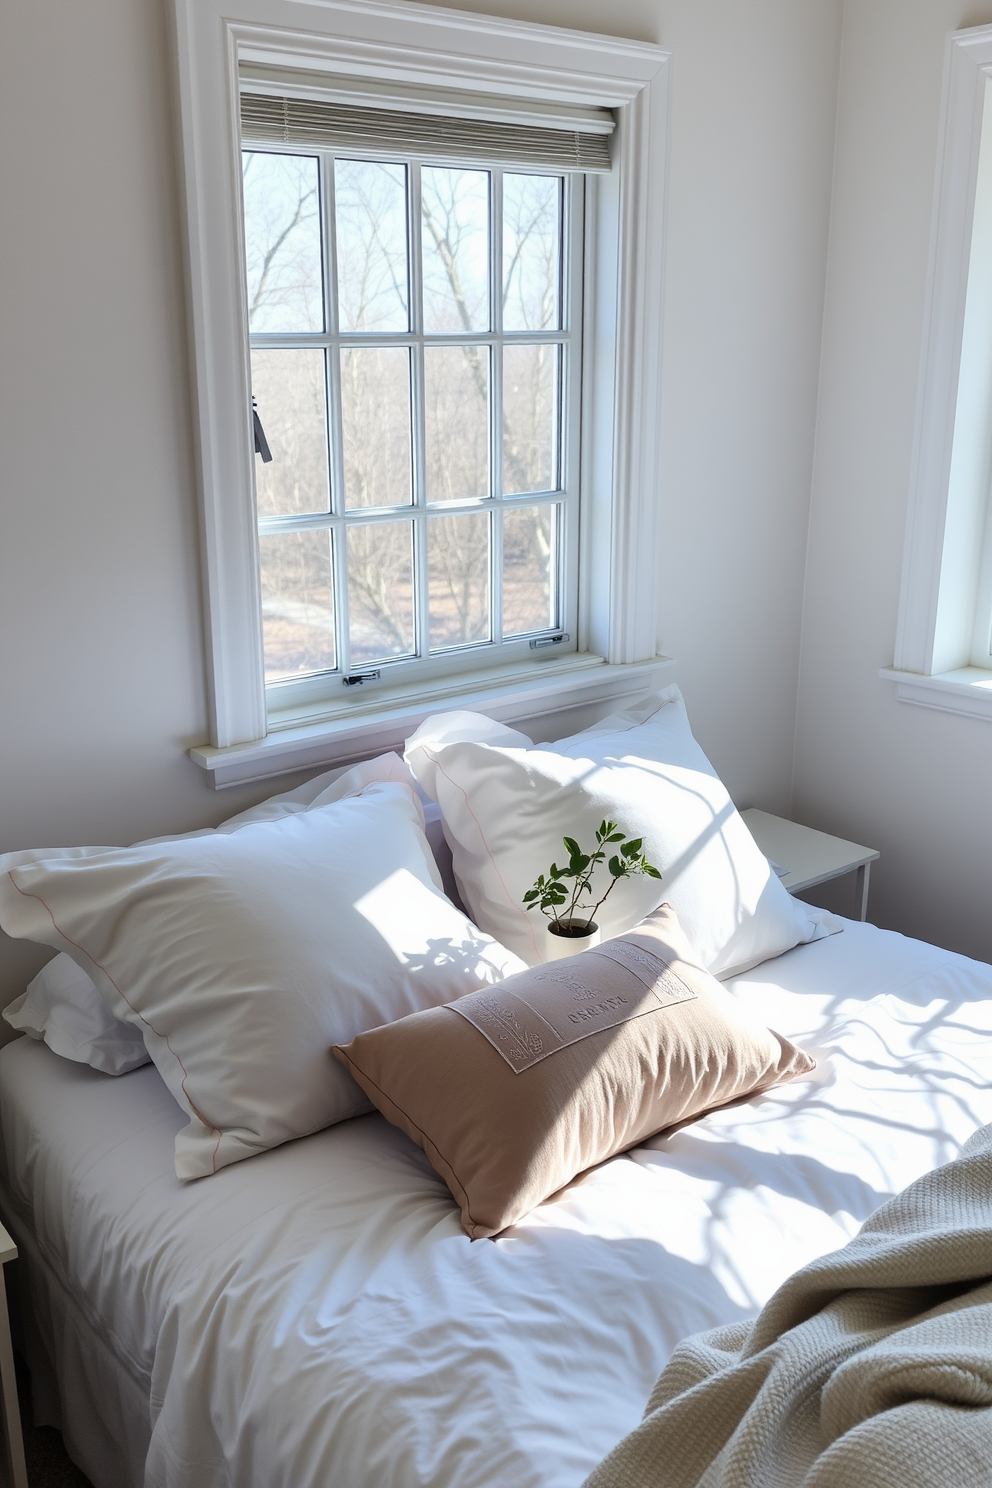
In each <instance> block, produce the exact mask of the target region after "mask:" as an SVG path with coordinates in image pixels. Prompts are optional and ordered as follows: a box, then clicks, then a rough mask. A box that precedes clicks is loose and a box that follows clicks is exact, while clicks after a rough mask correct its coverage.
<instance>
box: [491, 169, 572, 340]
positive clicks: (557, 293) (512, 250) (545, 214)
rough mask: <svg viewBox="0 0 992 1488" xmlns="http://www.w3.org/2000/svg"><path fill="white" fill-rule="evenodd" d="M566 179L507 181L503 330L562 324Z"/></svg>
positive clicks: (516, 178) (519, 178)
mask: <svg viewBox="0 0 992 1488" xmlns="http://www.w3.org/2000/svg"><path fill="white" fill-rule="evenodd" d="M561 187H562V180H561V176H511V175H505V176H504V177H503V329H504V330H507V331H544V330H549V329H553V330H557V329H558V327H559V326H560V324H561V247H560V245H561Z"/></svg>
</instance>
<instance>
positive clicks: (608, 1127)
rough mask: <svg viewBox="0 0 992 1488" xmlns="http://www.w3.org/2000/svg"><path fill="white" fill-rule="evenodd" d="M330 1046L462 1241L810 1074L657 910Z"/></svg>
mask: <svg viewBox="0 0 992 1488" xmlns="http://www.w3.org/2000/svg"><path fill="white" fill-rule="evenodd" d="M334 1053H335V1054H336V1056H337V1057H338V1059H340V1060H341V1062H342V1063H343V1064H344V1065H345V1066H346V1068H347V1069H349V1070H350V1071H351V1073H352V1075H353V1076H354V1078H355V1079H356V1080H357V1082H358V1084H359V1085H361V1087H362V1089H363V1090H364V1091H366V1093H367V1094H368V1097H369V1099H370V1100H372V1101H373V1102H374V1103H375V1104H376V1105H377V1106H378V1108H379V1110H380V1111H381V1112H382V1113H383V1115H384V1116H386V1117H387V1118H388V1119H389V1120H390V1121H391V1122H393V1124H394V1125H396V1126H398V1127H400V1128H401V1129H402V1130H403V1131H405V1132H406V1134H407V1135H408V1136H409V1137H411V1138H412V1139H413V1141H415V1142H416V1143H417V1144H418V1145H419V1146H420V1147H422V1148H423V1149H424V1151H425V1152H426V1154H427V1156H428V1158H429V1159H430V1161H431V1163H432V1164H433V1166H434V1167H435V1168H436V1170H437V1171H438V1173H440V1175H441V1177H442V1178H443V1179H444V1181H445V1182H446V1183H447V1185H448V1187H449V1188H450V1190H451V1192H452V1194H453V1195H454V1197H455V1199H456V1201H457V1202H458V1204H459V1206H460V1208H461V1215H462V1224H463V1226H464V1228H465V1230H466V1232H467V1234H469V1235H470V1236H471V1237H472V1238H473V1239H479V1238H481V1237H484V1236H487V1235H494V1234H497V1233H498V1232H499V1231H500V1230H502V1229H505V1228H506V1226H507V1225H511V1224H513V1222H514V1221H515V1220H517V1219H519V1218H521V1216H522V1215H524V1214H526V1213H527V1212H528V1211H529V1210H531V1209H533V1208H534V1207H535V1205H537V1204H539V1203H540V1202H541V1201H542V1199H545V1198H547V1197H548V1195H549V1194H552V1193H554V1192H555V1191H556V1190H557V1189H559V1188H561V1187H562V1186H563V1185H564V1184H566V1183H568V1182H569V1180H570V1179H572V1178H573V1177H575V1175H576V1174H577V1173H580V1172H582V1171H583V1170H584V1169H586V1168H589V1167H592V1166H593V1164H595V1163H599V1162H602V1161H604V1159H606V1158H608V1157H610V1156H612V1155H613V1154H614V1153H617V1152H623V1151H624V1150H625V1149H626V1148H628V1147H632V1146H634V1145H635V1144H636V1143H638V1142H640V1141H643V1140H644V1139H645V1138H646V1137H648V1136H651V1135H652V1134H653V1133H655V1132H658V1131H661V1130H663V1129H664V1128H665V1127H669V1126H673V1125H675V1124H676V1123H678V1122H682V1121H686V1120H688V1119H689V1118H691V1117H694V1116H699V1115H700V1114H701V1113H702V1112H705V1111H709V1110H712V1109H713V1108H714V1107H716V1106H721V1105H725V1104H726V1103H727V1102H729V1101H734V1100H738V1099H740V1098H741V1097H742V1096H747V1095H752V1094H754V1093H756V1092H757V1091H761V1090H767V1089H768V1088H769V1086H771V1085H774V1084H776V1083H778V1082H779V1081H780V1080H787V1079H790V1078H792V1077H794V1076H796V1075H802V1074H805V1073H807V1072H808V1071H809V1070H811V1069H812V1068H813V1067H814V1061H813V1060H812V1059H811V1058H810V1057H809V1055H808V1054H805V1053H804V1052H803V1051H802V1050H801V1049H799V1048H797V1047H796V1046H795V1045H794V1044H791V1043H790V1042H789V1041H788V1039H784V1038H782V1037H781V1036H780V1035H779V1034H777V1033H772V1032H771V1031H770V1030H769V1029H767V1028H766V1027H765V1026H764V1024H762V1023H761V1022H759V1021H758V1019H756V1018H755V1017H754V1016H753V1015H752V1014H751V1013H749V1012H748V1011H747V1009H746V1007H745V1006H744V1005H743V1004H742V1003H741V1002H739V1001H738V1000H737V999H736V998H735V997H734V996H733V994H732V993H730V992H728V991H727V990H726V988H724V987H722V986H721V985H720V983H719V982H718V981H716V980H715V979H714V978H713V977H712V976H710V975H709V973H708V972H706V971H705V970H703V968H702V967H701V966H700V965H699V964H698V961H697V960H696V958H695V955H694V953H693V951H692V949H691V947H690V946H689V944H688V942H687V940H686V938H685V936H684V935H683V933H682V930H681V928H680V926H679V923H678V919H677V917H676V915H675V912H674V910H672V909H671V907H670V906H669V905H667V904H663V905H661V907H660V908H658V909H657V910H655V911H654V913H653V914H651V915H649V916H648V918H647V919H646V920H645V921H644V922H643V923H642V924H640V925H638V926H637V928H636V929H635V930H632V931H630V932H629V933H628V934H626V935H624V936H621V937H619V938H616V939H614V940H611V941H608V942H606V943H605V944H603V945H601V946H599V947H596V948H595V949H590V950H586V951H582V952H581V953H579V954H578V955H576V956H571V957H568V958H567V959H565V960H561V961H557V962H556V963H555V964H554V965H553V966H546V967H540V968H534V969H533V970H528V971H523V972H520V973H519V974H518V975H516V976H510V977H507V978H506V979H505V980H504V981H503V982H502V983H501V984H500V985H499V986H497V987H492V988H490V989H487V990H485V991H479V992H474V993H469V994H468V995H467V996H465V997H463V998H461V999H459V1000H457V1001H455V1002H451V1003H449V1004H447V1006H445V1007H435V1008H431V1009H429V1010H426V1011H423V1012H419V1013H414V1014H412V1015H411V1016H410V1017H407V1018H402V1019H400V1020H399V1021H398V1022H396V1023H391V1024H388V1025H387V1026H386V1027H383V1028H375V1029H371V1030H369V1031H368V1032H366V1033H361V1034H359V1035H358V1036H357V1038H354V1039H352V1040H351V1041H350V1043H348V1044H346V1045H345V1046H343V1047H338V1048H335V1050H334Z"/></svg>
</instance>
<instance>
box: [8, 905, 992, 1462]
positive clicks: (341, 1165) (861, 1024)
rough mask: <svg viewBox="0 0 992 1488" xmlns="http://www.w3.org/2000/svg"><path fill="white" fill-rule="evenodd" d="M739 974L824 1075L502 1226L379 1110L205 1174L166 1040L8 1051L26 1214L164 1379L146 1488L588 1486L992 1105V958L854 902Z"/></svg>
mask: <svg viewBox="0 0 992 1488" xmlns="http://www.w3.org/2000/svg"><path fill="white" fill-rule="evenodd" d="M730 985H731V986H732V987H734V988H735V990H736V991H737V992H738V994H739V995H740V996H741V997H744V998H746V999H747V1000H748V1002H749V1004H750V1005H751V1006H752V1007H753V1008H754V1009H755V1010H756V1011H757V1012H758V1013H759V1014H760V1015H761V1016H762V1017H764V1019H765V1020H766V1021H767V1022H768V1023H769V1024H770V1025H771V1026H772V1027H774V1028H777V1029H779V1030H780V1031H781V1032H783V1033H785V1034H787V1035H788V1036H789V1037H791V1038H794V1039H796V1040H797V1041H798V1042H800V1043H802V1044H804V1046H805V1047H806V1048H808V1049H809V1050H810V1051H811V1052H813V1053H815V1054H816V1056H817V1057H818V1058H819V1059H820V1065H819V1067H818V1069H817V1071H816V1072H815V1074H814V1076H813V1077H812V1078H811V1079H809V1080H807V1081H805V1082H803V1083H799V1082H796V1083H794V1084H792V1085H788V1086H785V1087H782V1088H780V1089H779V1090H777V1091H773V1092H772V1093H771V1094H769V1095H767V1096H764V1097H761V1098H759V1099H757V1100H755V1101H753V1102H750V1103H748V1104H746V1105H743V1106H739V1107H737V1108H735V1109H733V1110H728V1111H724V1112H722V1113H719V1114H716V1115H713V1116H710V1117H707V1118H706V1119H705V1120H703V1121H701V1122H699V1123H697V1124H695V1125H693V1126H689V1127H687V1128H685V1129H684V1130H683V1131H681V1132H679V1133H677V1134H676V1135H674V1136H672V1137H669V1138H656V1139H655V1140H654V1141H653V1142H651V1143H650V1144H648V1146H646V1147H642V1148H639V1149H637V1150H636V1151H635V1152H633V1153H631V1154H629V1155H627V1156H625V1157H621V1158H617V1159H615V1160H614V1161H612V1162H610V1163H607V1164H605V1165H604V1166H603V1167H601V1168H599V1169H597V1170H595V1171H594V1172H592V1173H590V1174H588V1175H587V1176H586V1177H585V1178H583V1179H581V1180H579V1181H578V1182H576V1183H574V1184H572V1185H571V1186H570V1187H569V1188H568V1189H566V1190H564V1191H563V1192H562V1193H561V1194H560V1195H558V1196H557V1197H556V1198H554V1199H552V1200H550V1201H549V1202H547V1203H546V1204H543V1205H542V1206H541V1207H540V1208H539V1209H538V1210H536V1211H535V1212H534V1213H533V1214H532V1215H530V1216H529V1217H528V1218H527V1219H526V1220H525V1221H523V1222H522V1223H520V1224H518V1225H516V1226H514V1228H513V1229H511V1230H509V1231H507V1232H506V1233H505V1234H504V1235H503V1236H501V1237H500V1238H499V1239H497V1240H495V1241H484V1240H480V1241H474V1242H473V1241H469V1240H468V1239H467V1238H466V1236H465V1235H464V1233H463V1232H462V1230H461V1227H460V1225H459V1222H458V1216H457V1211H456V1208H455V1205H454V1203H453V1201H452V1200H451V1198H450V1196H449V1195H448V1193H447V1190H446V1189H445V1188H444V1186H443V1184H442V1183H441V1181H440V1179H439V1178H437V1177H436V1175H435V1174H434V1173H433V1171H432V1170H431V1169H430V1167H429V1166H428V1164H427V1162H426V1160H425V1158H424V1157H423V1155H422V1153H421V1152H420V1151H419V1150H418V1149H416V1148H414V1147H413V1146H412V1145H411V1144H410V1143H409V1142H408V1141H407V1140H406V1138H404V1137H403V1136H401V1135H400V1133H399V1132H397V1131H396V1130H394V1129H393V1128H391V1127H389V1126H388V1125H387V1124H386V1123H385V1122H384V1121H383V1120H382V1119H381V1118H380V1117H378V1116H366V1117H360V1118H358V1119H356V1120H354V1121H351V1122H348V1123H345V1124H344V1125H341V1126H337V1127H333V1128H331V1129H330V1130H328V1131H325V1132H321V1133H319V1134H318V1135H316V1136H313V1137H308V1138H305V1139H303V1140H302V1141H299V1142H294V1143H291V1144H289V1145H287V1146H285V1147H282V1148H279V1149H277V1150H275V1151H273V1152H269V1153H266V1154H264V1155H262V1156H259V1157H256V1158H252V1159H251V1160H250V1161H248V1162H244V1163H239V1164H237V1165H235V1166H234V1167H231V1168H228V1169H225V1170H223V1171H221V1172H220V1173H218V1174H217V1175H216V1176H214V1177H211V1178H209V1179H206V1180H203V1181H201V1182H199V1183H194V1184H190V1185H187V1186H185V1187H182V1186H181V1185H180V1184H179V1183H178V1182H177V1180H176V1178H175V1174H174V1171H173V1166H172V1149H173V1139H174V1136H175V1132H176V1130H177V1128H178V1127H179V1126H181V1125H182V1123H183V1121H184V1119H185V1118H184V1116H183V1114H182V1113H181V1112H180V1111H179V1108H178V1107H177V1106H176V1105H175V1103H174V1102H173V1100H172V1097H171V1096H170V1095H169V1093H168V1091H167V1090H166V1089H165V1087H164V1085H162V1083H161V1081H160V1079H159V1077H158V1075H157V1073H156V1072H155V1070H154V1068H151V1067H147V1068H145V1069H141V1070H137V1071H135V1072H133V1073H132V1074H129V1075H125V1076H122V1077H121V1078H120V1079H118V1080H112V1079H110V1078H109V1077H107V1076H102V1075H99V1074H96V1073H95V1072H93V1071H91V1070H89V1069H87V1068H85V1067H82V1066H78V1065H69V1064H68V1063H67V1062H65V1061H61V1060H59V1059H58V1058H57V1057H56V1056H55V1055H53V1054H51V1053H50V1052H49V1051H48V1050H47V1049H45V1048H44V1047H43V1046H41V1045H38V1044H33V1043H29V1042H28V1041H26V1040H23V1041H21V1042H20V1043H19V1044H17V1045H14V1046H10V1047H9V1048H7V1049H5V1050H3V1052H2V1054H0V1080H2V1115H3V1126H4V1142H5V1147H6V1151H7V1166H8V1176H7V1183H8V1188H9V1202H10V1203H11V1206H12V1212H13V1213H15V1214H17V1215H19V1216H21V1218H22V1220H24V1219H27V1218H29V1219H30V1223H31V1225H32V1227H33V1229H34V1232H35V1234H36V1236H37V1242H38V1246H39V1249H40V1250H41V1253H42V1254H43V1255H44V1257H45V1259H46V1260H47V1262H48V1264H49V1266H50V1267H51V1268H53V1269H54V1270H55V1271H56V1272H57V1274H58V1275H59V1276H60V1277H61V1278H62V1280H63V1281H64V1282H65V1284H66V1286H67V1287H68V1288H69V1289H70V1290H71V1292H72V1293H73V1295H74V1296H75V1297H76V1299H77V1300H78V1301H79V1302H80V1305H81V1306H82V1307H83V1310H84V1311H85V1313H86V1314H87V1316H88V1317H89V1318H90V1320H91V1322H92V1323H93V1324H94V1326H95V1327H96V1328H97V1329H98V1330H99V1332H100V1335H101V1337H102V1338H103V1340H104V1341H105V1342H106V1343H107V1345H108V1347H109V1348H110V1350H111V1351H112V1352H113V1354H114V1355H115V1357H116V1358H117V1359H118V1360H119V1361H120V1362H122V1363H123V1364H125V1366H126V1367H127V1368H128V1370H129V1371H130V1373H131V1374H132V1375H133V1376H134V1377H135V1378H136V1379H138V1380H139V1382H142V1384H143V1385H145V1386H147V1389H148V1390H149V1392H150V1397H151V1418H152V1421H153V1430H152V1435H151V1443H150V1448H149V1453H148V1461H147V1468H146V1478H145V1481H146V1484H147V1485H148V1488H190V1485H193V1488H215V1485H216V1488H421V1485H431V1488H476V1485H480V1488H481V1485H486V1488H502V1485H507V1488H509V1485H513V1488H539V1485H540V1488H578V1485H579V1484H581V1482H582V1481H583V1479H584V1478H585V1476H586V1475H587V1473H589V1472H590V1471H591V1469H592V1468H593V1467H594V1466H595V1464H596V1463H597V1462H598V1461H599V1460H600V1459H601V1458H602V1457H603V1456H604V1455H605V1454H606V1452H607V1451H609V1449H610V1448H611V1447H612V1446H613V1445H614V1444H615V1443H616V1442H617V1441H618V1440H619V1438H620V1437H621V1436H622V1435H624V1434H625V1433H626V1432H627V1431H629V1430H630V1429H631V1428H632V1427H633V1426H634V1425H636V1424H637V1421H638V1419H639V1416H640V1412H641V1408H642V1405H643V1402H644V1401H646V1399H647V1396H648V1394H649V1392H650V1389H651V1387H652V1385H653V1384H654V1381H655V1378H656V1376H657V1375H658V1373H659V1371H660V1369H661V1367H662V1365H663V1364H664V1363H665V1360H666V1358H667V1356H668V1354H669V1353H670V1351H671V1349H672V1347H673V1346H674V1344H675V1343H676V1342H677V1341H678V1340H679V1339H680V1338H682V1337H684V1336H685V1335H686V1334H688V1333H691V1332H695V1331H697V1330H699V1329H702V1328H708V1327H711V1326H713V1325H715V1324H717V1323H721V1322H727V1321H730V1320H732V1319H735V1318H740V1317H743V1316H747V1315H750V1314H752V1313H753V1312H755V1311H756V1310H757V1309H758V1308H759V1307H760V1305H761V1304H762V1303H763V1302H764V1301H765V1300H766V1298H767V1297H768V1296H769V1294H770V1293H771V1292H772V1291H773V1290H774V1288H775V1287H776V1286H777V1285H778V1284H779V1282H780V1281H782V1280H783V1278H784V1277H785V1276H786V1275H787V1274H788V1273H789V1272H790V1271H792V1270H793V1269H795V1268H796V1267H797V1266H800V1265H802V1264H804V1263H805V1262H806V1261H808V1260H810V1259H812V1258H813V1257H814V1256H816V1255H819V1254H822V1253H823V1252H826V1251H828V1250H832V1249H834V1248H836V1247H838V1246H840V1245H842V1244H843V1243H844V1242H845V1241H846V1240H847V1239H848V1238H849V1237H850V1236H851V1235H852V1234H853V1233H854V1232H855V1230H856V1229H857V1228H858V1226H859V1225H860V1223H861V1221H862V1220H863V1219H864V1218H865V1217H866V1216H867V1215H868V1214H869V1213H870V1212H871V1211H872V1210H873V1209H874V1208H876V1207H877V1206H878V1204H880V1203H881V1202H882V1201H883V1200H884V1199H885V1198H887V1197H888V1196H889V1195H890V1194H892V1193H894V1192H896V1191H897V1190H898V1189H900V1188H902V1187H904V1186H905V1185H906V1184H907V1183H909V1182H910V1181H911V1180H912V1179H914V1178H915V1177H917V1176H918V1175H919V1174H920V1173H922V1172H924V1171H925V1170H927V1169H928V1168H930V1167H932V1166H934V1165H935V1164H937V1163H940V1162H943V1161H945V1160H946V1159H947V1158H948V1157H950V1156H952V1155H953V1154H954V1153H955V1152H956V1151H957V1149H958V1147H959V1146H960V1144H961V1143H962V1142H963V1141H964V1139H965V1138H966V1137H967V1136H969V1135H970V1134H971V1132H972V1131H974V1129H975V1128H976V1127H977V1126H979V1125H981V1124H983V1123H985V1122H989V1121H992V967H989V966H985V965H983V964H980V963H976V962H972V961H968V960H966V959H965V958H963V957H959V956H955V955H952V954H950V953H949V952H946V951H941V950H938V949H936V948H934V947H931V946H927V945H924V944H922V943H920V942H917V941H911V940H906V939H903V938H902V937H900V936H896V935H892V934H889V933H887V932H884V931H880V930H877V929H875V928H873V927H872V926H867V925H859V924H852V923H848V924H847V928H846V930H845V933H844V934H842V935H835V936H833V937H831V938H829V939H827V940H823V941H819V942H816V943H815V944H812V945H806V946H801V947H797V948H796V949H795V950H793V951H790V952H789V953H788V954H787V955H785V956H782V957H781V958H779V959H778V960H776V961H771V962H766V963H765V964H764V965H763V966H761V967H758V968H757V969H756V970H754V971H752V972H749V973H748V974H747V975H745V976H743V977H740V978H738V979H737V980H736V981H735V982H733V983H731V984H730ZM263 1057H264V1054H263Z"/></svg>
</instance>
